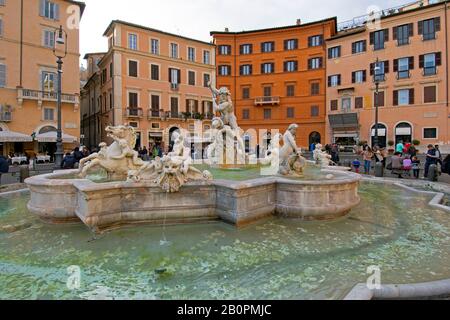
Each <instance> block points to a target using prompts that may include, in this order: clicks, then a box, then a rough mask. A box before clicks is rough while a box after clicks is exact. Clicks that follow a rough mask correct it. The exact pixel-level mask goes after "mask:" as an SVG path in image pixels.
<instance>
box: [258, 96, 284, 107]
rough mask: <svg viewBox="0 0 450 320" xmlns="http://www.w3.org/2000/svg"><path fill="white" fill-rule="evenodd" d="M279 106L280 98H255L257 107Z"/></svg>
mask: <svg viewBox="0 0 450 320" xmlns="http://www.w3.org/2000/svg"><path fill="white" fill-rule="evenodd" d="M278 104H280V97H273V96H267V97H257V98H255V105H256V106H264V105H278Z"/></svg>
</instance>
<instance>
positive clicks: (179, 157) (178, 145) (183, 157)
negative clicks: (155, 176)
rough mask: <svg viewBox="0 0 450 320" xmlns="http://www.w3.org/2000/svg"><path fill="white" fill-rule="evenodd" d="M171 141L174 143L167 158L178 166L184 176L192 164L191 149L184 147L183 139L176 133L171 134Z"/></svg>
mask: <svg viewBox="0 0 450 320" xmlns="http://www.w3.org/2000/svg"><path fill="white" fill-rule="evenodd" d="M172 140H173V141H174V145H173V149H172V152H170V153H169V154H168V155H167V157H169V158H171V159H172V162H174V163H176V164H178V165H179V166H180V170H181V171H182V172H183V173H184V174H187V172H188V171H189V167H190V166H191V164H192V158H191V149H190V148H187V147H185V146H184V137H183V135H182V134H180V133H179V132H178V131H175V132H174V133H172ZM163 160H164V159H163Z"/></svg>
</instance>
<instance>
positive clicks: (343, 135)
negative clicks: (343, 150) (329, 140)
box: [333, 132, 358, 138]
mask: <svg viewBox="0 0 450 320" xmlns="http://www.w3.org/2000/svg"><path fill="white" fill-rule="evenodd" d="M333 136H334V137H335V138H357V137H358V133H357V132H354V133H335V134H333Z"/></svg>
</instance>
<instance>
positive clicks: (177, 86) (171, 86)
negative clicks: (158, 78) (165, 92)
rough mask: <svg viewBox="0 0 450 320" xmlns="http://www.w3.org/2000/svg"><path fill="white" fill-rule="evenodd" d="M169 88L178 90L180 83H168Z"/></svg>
mask: <svg viewBox="0 0 450 320" xmlns="http://www.w3.org/2000/svg"><path fill="white" fill-rule="evenodd" d="M170 90H172V91H178V90H180V85H179V84H178V83H170Z"/></svg>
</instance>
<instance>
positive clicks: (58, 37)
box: [53, 26, 67, 169]
mask: <svg viewBox="0 0 450 320" xmlns="http://www.w3.org/2000/svg"><path fill="white" fill-rule="evenodd" d="M57 45H59V46H64V50H63V51H61V50H58V48H57ZM53 55H54V56H55V57H57V58H58V60H57V61H56V63H57V64H58V88H57V90H58V93H57V99H58V100H57V101H58V102H57V104H58V129H57V131H56V152H55V167H56V169H61V164H62V161H63V156H64V150H63V139H62V111H61V95H62V92H61V91H62V80H61V78H62V65H63V61H62V59H63V58H65V57H66V55H67V32H66V31H64V30H63V28H62V26H59V28H57V29H55V38H54V43H53Z"/></svg>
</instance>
